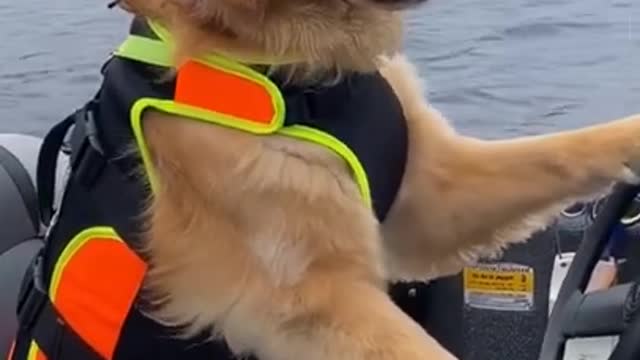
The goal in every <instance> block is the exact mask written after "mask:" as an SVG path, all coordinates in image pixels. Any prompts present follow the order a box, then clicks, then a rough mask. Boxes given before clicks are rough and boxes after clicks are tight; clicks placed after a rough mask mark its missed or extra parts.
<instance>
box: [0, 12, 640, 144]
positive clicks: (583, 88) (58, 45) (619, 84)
mask: <svg viewBox="0 0 640 360" xmlns="http://www.w3.org/2000/svg"><path fill="white" fill-rule="evenodd" d="M127 22H128V18H127V16H126V15H125V14H123V13H122V12H120V11H109V10H107V9H106V7H105V6H104V3H103V2H102V1H83V0H54V1H52V0H29V1H22V2H19V1H8V0H7V1H2V2H0V34H1V35H0V36H1V38H0V40H1V41H0V132H5V131H12V132H24V133H33V134H42V133H43V132H44V131H45V130H46V128H47V127H48V126H50V125H51V124H52V123H54V122H55V121H58V120H59V119H60V118H61V117H63V116H64V115H66V114H67V113H68V112H70V111H72V110H73V109H74V107H76V106H78V105H80V104H81V103H82V102H83V101H85V100H86V99H87V98H88V97H89V96H91V95H92V93H93V91H94V90H95V89H96V87H97V84H98V82H99V80H100V77H99V68H100V65H101V64H102V62H103V61H104V60H105V59H106V57H107V56H108V54H109V51H111V50H112V49H113V48H114V47H115V46H116V45H117V44H118V42H119V41H121V40H122V39H123V37H124V35H125V32H126V28H127ZM409 25H410V26H409V30H408V37H409V38H408V40H407V43H406V47H407V52H408V53H409V55H410V57H411V58H412V59H413V60H414V61H416V62H417V64H418V65H419V68H420V70H421V72H422V74H423V75H424V77H425V78H426V80H427V89H428V94H425V95H428V96H429V97H430V99H431V101H432V102H433V103H434V104H435V105H436V106H437V107H438V108H439V109H441V110H442V111H443V112H444V113H445V114H446V115H447V116H448V117H449V118H450V119H451V121H452V122H453V123H454V124H455V125H456V126H457V127H458V128H460V129H461V131H462V132H464V133H467V134H472V135H477V136H481V137H485V138H495V137H504V136H514V135H522V134H539V133H545V132H550V131H554V130H562V129H569V128H575V127H579V126H583V125H587V124H593V123H597V122H602V121H606V120H610V119H614V118H616V117H620V116H624V115H627V114H630V113H634V112H640V1H639V0H606V1H605V0H490V1H488V0H432V1H431V3H430V4H428V5H427V6H424V7H423V8H422V9H421V10H420V11H418V12H415V13H413V14H412V15H411V16H410V21H409Z"/></svg>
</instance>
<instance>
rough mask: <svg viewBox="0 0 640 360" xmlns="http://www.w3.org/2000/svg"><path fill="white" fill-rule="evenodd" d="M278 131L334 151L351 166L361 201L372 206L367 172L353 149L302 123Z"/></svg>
mask: <svg viewBox="0 0 640 360" xmlns="http://www.w3.org/2000/svg"><path fill="white" fill-rule="evenodd" d="M278 133H279V134H282V135H286V136H290V137H294V138H297V139H300V140H306V141H309V142H313V143H316V144H318V145H323V146H324V147H326V148H329V149H331V150H333V151H335V152H336V153H337V154H338V155H340V157H342V158H343V159H344V160H345V161H346V162H347V164H349V166H350V167H351V169H352V171H353V176H354V178H355V181H356V183H357V184H358V188H359V189H360V195H361V196H362V199H363V201H364V202H365V204H366V205H367V206H369V207H372V199H371V189H370V187H369V178H368V177H367V172H366V171H365V170H364V167H363V166H362V163H360V160H358V157H357V156H356V154H354V153H353V151H351V149H349V147H348V146H347V145H345V144H344V143H343V142H342V141H340V140H338V139H337V138H335V137H333V136H332V135H330V134H328V133H326V132H324V131H321V130H318V129H314V128H311V127H308V126H304V125H293V126H287V127H283V128H282V129H280V130H278Z"/></svg>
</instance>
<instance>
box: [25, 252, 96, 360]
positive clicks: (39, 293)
mask: <svg viewBox="0 0 640 360" xmlns="http://www.w3.org/2000/svg"><path fill="white" fill-rule="evenodd" d="M25 279H26V281H25V285H24V286H23V288H22V289H21V291H20V297H19V300H18V323H19V325H20V334H21V335H22V337H23V339H28V341H25V342H23V343H22V344H21V345H22V346H21V347H22V348H23V350H26V349H25V347H28V343H30V341H31V340H33V341H35V342H36V344H37V345H38V347H39V348H40V351H42V352H43V353H44V355H45V356H46V358H47V359H48V360H58V359H64V360H101V359H102V357H101V356H100V355H99V354H98V353H97V352H96V351H94V350H93V349H92V348H91V347H90V346H89V345H88V344H87V343H86V342H85V341H84V340H82V338H81V337H80V336H79V335H78V334H77V333H76V332H75V331H73V330H72V329H71V328H70V327H69V326H67V325H66V324H65V322H64V320H62V317H61V316H60V315H59V314H58V312H57V310H56V309H55V306H54V305H53V304H52V303H51V301H50V299H49V296H48V294H47V291H46V289H45V287H44V279H43V273H42V254H41V253H40V254H38V255H37V256H36V257H35V258H34V261H33V263H32V264H31V266H30V267H29V269H28V270H27V274H26V277H25Z"/></svg>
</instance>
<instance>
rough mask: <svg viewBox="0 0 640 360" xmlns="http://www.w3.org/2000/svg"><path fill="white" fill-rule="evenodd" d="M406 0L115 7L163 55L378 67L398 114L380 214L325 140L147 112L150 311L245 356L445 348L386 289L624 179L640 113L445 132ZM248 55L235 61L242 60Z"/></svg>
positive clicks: (357, 355)
mask: <svg viewBox="0 0 640 360" xmlns="http://www.w3.org/2000/svg"><path fill="white" fill-rule="evenodd" d="M422 2H423V1H420V0H122V1H121V3H120V6H121V7H123V8H124V9H125V10H127V11H130V12H132V13H135V14H137V15H140V16H144V17H148V18H152V19H154V20H156V21H158V22H160V23H162V24H163V25H164V26H165V27H166V28H167V29H168V31H169V32H170V33H171V34H172V36H173V37H174V38H175V41H176V45H177V46H176V49H175V52H176V54H175V59H176V64H178V63H179V62H180V61H182V60H184V59H186V58H189V57H194V56H198V55H200V54H205V53H211V52H215V53H218V54H223V55H225V56H227V57H229V58H231V59H236V60H238V61H246V62H247V63H248V64H249V65H250V64H253V63H259V64H268V66H267V67H266V69H265V68H264V66H262V67H261V69H260V70H261V71H265V72H268V73H270V74H274V73H278V74H281V75H285V76H286V78H287V79H288V81H289V82H290V83H292V84H310V85H320V86H330V84H332V83H335V82H336V81H339V79H340V78H341V76H344V75H345V74H348V73H350V72H374V71H380V72H381V74H382V75H383V76H384V78H385V79H386V80H387V81H388V82H389V84H390V85H391V87H392V88H393V90H394V92H395V94H396V95H397V97H398V99H399V101H400V103H401V105H402V108H403V111H404V115H405V117H406V120H407V122H408V129H409V149H408V151H409V153H408V164H407V167H406V173H405V174H404V179H403V182H402V184H401V189H400V190H399V194H398V196H397V198H396V199H395V202H394V203H393V205H392V208H391V210H390V213H389V214H388V217H387V219H386V220H385V221H384V222H383V223H379V222H378V221H377V219H376V218H375V216H374V214H373V213H372V212H371V210H370V209H369V208H367V207H366V206H365V205H364V204H363V203H362V201H361V198H360V195H359V192H358V187H357V185H356V183H355V182H354V180H353V178H352V175H351V173H350V170H349V167H348V166H347V165H346V164H345V162H344V161H343V160H342V159H341V158H339V157H338V156H336V155H335V154H334V153H332V152H331V151H329V150H327V149H325V148H323V147H321V146H318V145H314V144H311V143H306V142H301V141H297V140H294V139H291V138H288V137H283V136H276V135H274V136H255V135H251V134H249V133H245V132H241V131H236V130H232V129H229V128H225V127H221V126H215V125H211V124H205V123H203V122H199V121H189V120H188V119H184V118H180V117H176V116H173V115H169V114H165V113H160V112H149V113H146V115H145V120H144V121H145V130H144V131H145V135H146V138H147V141H148V143H149V147H150V152H151V157H152V159H153V163H154V166H155V167H156V169H157V176H158V178H159V187H158V191H157V192H156V193H155V194H154V196H153V199H151V203H150V206H149V213H148V215H149V224H150V226H149V230H148V233H147V234H146V241H147V242H148V243H147V247H148V251H149V254H150V257H151V260H150V271H149V274H148V279H147V281H146V288H148V289H149V290H150V291H151V293H152V294H153V295H154V299H153V300H154V303H155V304H157V305H158V306H157V308H154V309H153V310H152V311H151V312H150V315H151V316H153V317H154V318H155V319H157V320H158V321H160V322H162V323H164V324H167V325H170V326H174V325H175V326H180V327H182V328H183V329H184V333H183V335H184V336H190V335H191V334H194V333H197V332H199V331H201V330H207V331H211V333H212V336H220V337H224V338H225V339H226V340H227V342H228V344H229V345H230V347H231V349H232V350H233V351H234V352H235V353H237V354H239V355H242V354H249V353H253V354H255V355H256V356H258V358H260V359H261V360H299V359H305V360H320V359H362V360H364V359H367V360H376V359H395V360H411V359H414V360H418V359H420V360H424V359H430V360H444V359H453V358H454V357H453V356H452V355H450V354H449V353H448V352H447V351H446V350H445V349H444V348H442V347H441V346H440V345H439V344H438V342H437V341H435V340H434V339H433V338H431V337H430V336H429V335H428V334H427V333H426V332H425V331H424V330H423V329H422V328H421V327H420V326H419V325H418V324H416V323H414V322H413V321H412V320H411V319H410V317H408V316H407V315H406V314H404V313H403V312H402V311H401V310H400V309H399V308H398V307H397V306H396V305H395V304H394V303H393V302H392V300H391V299H390V298H389V296H388V295H387V284H388V283H389V282H391V281H395V280H402V279H404V280H408V279H413V280H428V279H432V278H435V277H438V276H442V275H447V274H453V273H456V272H458V271H460V270H461V269H462V267H463V266H465V264H470V263H473V262H474V261H476V260H478V259H480V258H484V257H489V256H494V255H496V254H499V253H500V251H501V250H502V249H503V248H504V247H505V246H507V245H508V244H509V243H513V242H521V241H525V240H526V239H527V238H528V237H529V236H530V235H531V234H532V233H533V232H535V231H537V230H539V229H541V228H543V227H544V226H545V225H547V224H549V223H550V222H551V221H552V219H553V218H554V216H556V214H558V213H559V211H560V210H561V209H562V208H563V207H564V206H567V205H568V204H570V203H571V202H573V201H575V200H577V199H584V198H589V197H592V196H596V195H600V194H602V193H603V192H605V191H607V190H608V189H609V188H610V186H611V184H612V183H614V182H620V181H621V182H637V181H638V179H639V178H638V176H637V174H636V173H634V172H633V171H632V167H633V166H632V165H633V164H634V162H635V161H636V160H638V159H640V116H634V117H629V118H625V119H620V120H617V121H613V122H609V123H606V124H602V125H598V126H591V127H587V128H583V129H578V130H574V131H566V132H560V133H557V134H552V135H546V136H533V137H526V138H517V139H507V140H500V141H485V140H481V139H475V138H470V137H466V136H463V135H460V134H458V133H457V132H456V131H455V130H454V129H453V128H452V127H450V126H449V125H448V123H447V121H446V119H444V118H443V116H442V115H441V114H440V113H438V111H436V109H434V108H433V107H432V106H431V105H430V104H429V103H428V102H427V101H426V100H425V99H424V97H423V94H424V92H423V89H422V88H421V80H420V78H419V75H418V73H417V72H416V70H415V68H414V67H413V66H412V65H411V64H410V62H409V61H408V60H407V59H406V58H405V57H404V56H403V55H402V54H401V47H402V38H403V28H402V12H403V11H405V10H407V9H410V8H411V7H412V6H413V5H418V4H419V3H422ZM247 59H249V60H247Z"/></svg>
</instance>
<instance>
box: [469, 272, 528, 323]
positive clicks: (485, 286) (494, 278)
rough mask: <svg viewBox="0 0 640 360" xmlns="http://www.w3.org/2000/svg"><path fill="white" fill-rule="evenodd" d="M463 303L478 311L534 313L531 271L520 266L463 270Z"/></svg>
mask: <svg viewBox="0 0 640 360" xmlns="http://www.w3.org/2000/svg"><path fill="white" fill-rule="evenodd" d="M463 284H464V302H465V304H466V305H467V306H470V307H473V308H479V309H490V310H500V311H531V310H533V289H534V272H533V268H531V267H529V266H525V265H520V264H513V263H499V264H479V265H476V266H473V267H466V268H465V269H464V271H463Z"/></svg>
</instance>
